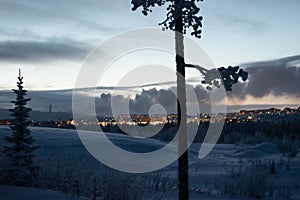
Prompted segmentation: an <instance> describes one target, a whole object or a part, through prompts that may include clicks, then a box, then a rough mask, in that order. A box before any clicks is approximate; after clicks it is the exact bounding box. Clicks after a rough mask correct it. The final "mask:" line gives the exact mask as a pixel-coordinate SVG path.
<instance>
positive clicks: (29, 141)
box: [3, 70, 38, 186]
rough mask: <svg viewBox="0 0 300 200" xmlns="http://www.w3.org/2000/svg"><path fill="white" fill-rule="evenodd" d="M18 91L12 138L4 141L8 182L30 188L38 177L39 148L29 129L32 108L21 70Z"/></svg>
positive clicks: (13, 113) (6, 138) (16, 92)
mask: <svg viewBox="0 0 300 200" xmlns="http://www.w3.org/2000/svg"><path fill="white" fill-rule="evenodd" d="M17 86H18V89H14V90H13V92H14V93H15V94H16V95H17V97H16V100H15V101H12V103H13V104H14V105H15V107H14V109H10V110H9V111H10V112H11V116H12V117H14V119H13V120H12V124H13V125H12V126H11V129H12V131H13V133H12V135H11V136H6V137H5V138H4V139H5V140H6V141H7V142H8V145H6V146H4V150H3V152H4V154H5V155H6V156H7V157H8V158H9V161H10V163H9V169H8V170H7V176H8V177H7V180H8V183H9V184H12V185H17V186H30V185H32V181H33V180H34V178H35V177H36V175H37V169H38V168H37V166H35V164H34V161H33V159H34V157H35V154H34V150H36V149H37V148H38V147H37V146H34V145H33V143H34V141H35V140H34V139H33V137H32V136H31V134H30V130H29V129H28V125H29V123H28V121H27V118H28V117H29V112H30V111H31V109H30V108H27V107H26V105H27V102H28V101H30V99H29V98H25V95H27V90H24V89H23V77H22V76H21V70H19V77H18V82H17Z"/></svg>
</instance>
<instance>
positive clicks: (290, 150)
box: [278, 136, 298, 158]
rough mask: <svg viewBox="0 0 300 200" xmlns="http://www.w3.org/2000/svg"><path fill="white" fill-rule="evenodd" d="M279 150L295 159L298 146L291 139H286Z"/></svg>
mask: <svg viewBox="0 0 300 200" xmlns="http://www.w3.org/2000/svg"><path fill="white" fill-rule="evenodd" d="M278 146H279V149H280V150H281V151H282V154H283V155H284V156H285V155H287V156H289V157H291V158H295V157H296V155H297V153H298V145H297V143H296V142H294V141H293V140H292V139H291V138H289V137H286V136H285V137H284V138H283V140H281V141H280V142H279V144H278Z"/></svg>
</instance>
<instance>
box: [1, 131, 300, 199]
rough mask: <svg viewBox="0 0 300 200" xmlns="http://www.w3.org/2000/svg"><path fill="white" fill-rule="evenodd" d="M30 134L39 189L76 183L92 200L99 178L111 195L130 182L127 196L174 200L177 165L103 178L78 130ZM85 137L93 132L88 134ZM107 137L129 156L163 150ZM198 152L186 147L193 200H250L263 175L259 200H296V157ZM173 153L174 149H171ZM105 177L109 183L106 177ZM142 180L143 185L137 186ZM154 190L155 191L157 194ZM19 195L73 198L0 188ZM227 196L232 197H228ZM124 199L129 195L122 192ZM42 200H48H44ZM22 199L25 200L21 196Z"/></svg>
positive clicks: (299, 170)
mask: <svg viewBox="0 0 300 200" xmlns="http://www.w3.org/2000/svg"><path fill="white" fill-rule="evenodd" d="M31 132H32V135H33V136H34V138H35V139H36V143H37V144H38V145H39V146H40V149H39V150H38V152H37V153H38V160H39V165H41V166H42V167H44V171H43V173H44V174H43V177H42V179H43V180H44V181H43V182H42V184H43V185H44V186H45V187H48V188H52V189H55V190H59V189H60V187H61V185H62V184H63V183H64V182H65V181H67V182H68V184H67V185H68V187H69V188H68V192H69V193H72V191H73V188H72V187H73V186H72V185H73V183H74V180H80V186H81V188H80V189H81V191H82V195H81V196H90V194H88V192H89V191H91V188H92V185H93V179H94V177H95V176H97V177H98V179H99V180H98V183H97V186H98V187H99V188H102V187H108V189H107V191H110V192H112V191H114V190H115V191H117V190H118V188H120V187H122V186H121V185H122V182H130V185H131V186H132V187H131V188H129V190H130V192H137V191H138V192H141V191H142V190H143V191H142V192H143V198H141V199H149V198H150V197H152V196H153V197H159V196H162V197H164V199H177V162H174V163H172V164H171V165H169V166H167V167H165V168H163V169H161V170H159V171H156V172H152V173H146V174H126V173H125V174H124V173H121V172H117V171H110V172H108V175H107V173H106V172H104V174H103V169H104V168H105V166H104V165H103V164H102V163H100V162H99V161H97V160H96V159H95V158H93V157H92V156H91V155H90V154H89V152H88V151H87V150H86V149H85V147H84V146H83V144H82V142H81V140H80V139H79V136H78V134H77V132H76V130H66V129H54V128H40V127H32V128H31ZM10 133H11V130H10V128H9V127H7V126H0V137H3V136H4V135H7V134H10ZM86 133H87V134H88V133H93V132H89V131H87V132H86ZM107 136H108V137H109V138H110V140H111V141H113V142H114V143H115V144H117V145H118V146H119V147H121V148H123V149H126V150H129V151H132V152H150V151H153V150H156V149H160V148H161V147H163V146H164V145H166V144H165V143H163V142H161V141H157V140H152V139H139V138H134V137H129V136H126V135H121V134H107ZM1 142H3V140H1ZM200 146H201V144H193V145H192V146H191V147H190V170H189V171H190V184H191V186H190V196H191V199H195V200H196V199H199V198H201V199H228V200H231V199H245V200H246V199H253V198H252V197H247V195H250V196H251V193H249V194H248V193H247V194H244V193H246V192H247V188H246V189H245V188H244V187H246V186H247V184H248V182H249V183H251V180H252V179H251V178H252V177H253V178H257V177H256V176H258V177H260V176H261V175H262V173H265V174H263V177H264V179H263V180H264V181H265V182H264V184H265V186H263V185H261V186H260V188H263V189H264V190H265V191H264V194H265V197H264V198H263V199H283V197H284V196H288V197H289V198H290V199H300V197H299V195H300V190H299V187H300V186H299V180H298V179H299V176H300V156H299V155H297V157H296V158H294V159H289V158H288V157H286V156H283V155H282V154H281V153H280V151H279V150H278V149H277V146H276V145H275V144H273V143H269V142H265V143H262V144H259V145H228V144H218V145H216V146H215V148H214V149H213V151H212V152H211V153H210V154H209V155H208V156H207V157H205V158H204V159H201V160H200V159H199V158H198V151H199V149H200ZM175 149H176V147H174V150H175ZM108 153H109V152H108ZM112 159H117V158H112ZM273 161H274V163H275V166H276V173H274V174H270V170H269V168H270V166H271V164H272V162H273ZM253 166H254V167H253ZM256 169H258V171H257V170H256ZM105 173H106V176H107V177H105ZM241 176H242V178H241ZM120 177H121V178H120ZM244 178H245V179H244ZM111 179H112V180H111ZM248 179H249V180H250V181H248ZM141 180H143V181H142V182H141ZM145 180H146V181H145ZM150 180H151V181H150ZM53 183H55V184H53ZM103 184H104V185H103ZM120 184H121V185H120ZM106 185H107V186H106ZM227 186H228V187H232V188H233V189H234V188H235V187H236V188H235V191H236V192H237V193H234V192H235V191H230V190H229V189H228V188H227V189H226V187H227ZM254 186H255V185H254ZM124 187H125V186H124ZM156 187H157V188H158V189H155V188H156ZM247 187H248V186H247ZM112 188H115V189H112ZM125 188H128V187H127V186H126V187H125ZM243 188H244V189H243ZM242 189H243V190H242ZM24 190H26V191H24ZM245 191H246V192H245ZM21 192H22V193H23V192H24V195H26V194H28V195H30V194H32V195H33V196H32V197H30V198H28V199H32V200H34V199H45V200H48V199H57V200H59V199H67V200H68V199H74V198H75V197H74V196H70V195H64V194H62V193H60V192H51V191H45V190H39V189H31V188H14V187H7V186H2V187H0V194H1V195H0V199H1V200H7V199H9V200H15V199H19V196H13V195H18V194H19V193H21ZM231 192H233V193H232V194H231ZM117 193H120V191H117ZM125 194H127V193H126V192H125ZM134 194H135V193H134ZM43 195H45V196H47V197H45V198H44V197H42V196H43ZM55 195H56V196H55ZM245 195H246V196H245ZM269 195H273V196H271V197H270V196H269ZM48 196H49V197H53V198H48ZM21 199H27V198H23V196H22V198H21ZM75 199H76V198H75Z"/></svg>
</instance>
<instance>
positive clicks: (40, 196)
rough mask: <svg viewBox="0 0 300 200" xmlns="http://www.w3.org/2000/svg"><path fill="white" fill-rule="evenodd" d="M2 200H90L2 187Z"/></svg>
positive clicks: (40, 191) (61, 194)
mask: <svg viewBox="0 0 300 200" xmlns="http://www.w3.org/2000/svg"><path fill="white" fill-rule="evenodd" d="M0 199H1V200H88V198H84V197H75V196H74V195H73V196H72V195H69V194H65V193H62V192H57V191H50V190H42V189H37V188H26V187H12V186H0Z"/></svg>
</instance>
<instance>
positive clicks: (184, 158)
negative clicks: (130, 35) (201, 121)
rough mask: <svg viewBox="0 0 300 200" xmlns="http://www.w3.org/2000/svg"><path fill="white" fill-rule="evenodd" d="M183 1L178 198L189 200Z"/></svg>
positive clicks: (178, 36) (178, 39) (178, 37)
mask: <svg viewBox="0 0 300 200" xmlns="http://www.w3.org/2000/svg"><path fill="white" fill-rule="evenodd" d="M182 3H183V1H181V0H175V15H176V16H177V17H176V19H175V31H176V32H175V48H176V71H177V114H178V127H179V129H178V131H179V132H178V155H179V156H180V155H181V154H182V155H181V156H180V157H179V159H178V182H179V183H178V188H179V190H178V196H179V199H180V200H187V199H189V186H188V185H189V184H188V182H189V173H188V171H189V160H188V148H187V117H186V115H187V113H186V82H185V62H184V35H183V18H182V17H181V16H182Z"/></svg>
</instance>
